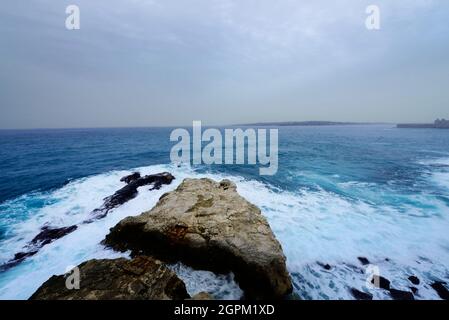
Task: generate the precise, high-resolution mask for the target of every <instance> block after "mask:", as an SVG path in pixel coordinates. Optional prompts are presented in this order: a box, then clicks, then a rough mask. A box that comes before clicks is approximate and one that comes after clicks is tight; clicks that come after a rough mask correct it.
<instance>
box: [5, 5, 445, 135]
mask: <svg viewBox="0 0 449 320" xmlns="http://www.w3.org/2000/svg"><path fill="white" fill-rule="evenodd" d="M69 4H76V5H78V6H79V8H80V11H81V29H80V30H72V31H69V30H67V29H66V28H65V19H66V16H67V15H66V13H65V9H66V6H67V5H69ZM370 4H376V5H378V6H379V7H380V9H381V30H379V31H369V30H367V29H366V28H365V19H366V17H367V14H366V13H365V9H366V7H367V6H368V5H370ZM0 41H1V42H0V59H1V68H0V128H53V127H111V126H112V127H115V126H155V125H157V126H166V125H176V126H177V125H189V124H190V125H191V122H192V120H202V121H203V124H205V125H220V124H231V123H247V122H260V121H294V120H296V121H302V120H333V121H375V122H377V121H387V122H423V121H433V120H434V119H435V118H437V117H446V118H449V1H447V0H440V1H438V0H433V1H432V0H394V1H391V0H368V1H364V0H361V1H360V0H339V1H331V0H327V1H324V0H304V1H300V0H278V1H275V0H269V1H267V0H132V1H131V0H128V1H119V0H96V1H92V0H71V1H61V0H58V1H56V0H26V1H25V0H16V1H12V0H10V1H3V2H2V5H1V6H0Z"/></svg>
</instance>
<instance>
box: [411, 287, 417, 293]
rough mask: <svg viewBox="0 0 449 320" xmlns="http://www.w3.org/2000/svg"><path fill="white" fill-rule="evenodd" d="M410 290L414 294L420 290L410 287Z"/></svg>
mask: <svg viewBox="0 0 449 320" xmlns="http://www.w3.org/2000/svg"><path fill="white" fill-rule="evenodd" d="M410 290H412V292H413V294H416V293H417V292H418V288H416V287H410Z"/></svg>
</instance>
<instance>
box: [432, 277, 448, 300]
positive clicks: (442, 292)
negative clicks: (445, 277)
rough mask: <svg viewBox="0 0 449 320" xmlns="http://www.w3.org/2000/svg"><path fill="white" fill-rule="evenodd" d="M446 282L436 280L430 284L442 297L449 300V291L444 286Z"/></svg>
mask: <svg viewBox="0 0 449 320" xmlns="http://www.w3.org/2000/svg"><path fill="white" fill-rule="evenodd" d="M445 284H446V282H442V281H435V282H434V283H432V284H431V285H430V286H431V287H432V288H433V290H435V291H436V292H437V293H438V295H439V296H440V298H441V299H443V300H449V291H448V290H447V288H446V287H445V286H444V285H445Z"/></svg>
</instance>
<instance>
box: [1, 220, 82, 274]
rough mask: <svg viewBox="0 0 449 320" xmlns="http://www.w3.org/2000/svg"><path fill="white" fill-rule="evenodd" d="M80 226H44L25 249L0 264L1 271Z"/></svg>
mask: <svg viewBox="0 0 449 320" xmlns="http://www.w3.org/2000/svg"><path fill="white" fill-rule="evenodd" d="M77 228H78V227H77V226H75V225H73V226H69V227H62V228H55V227H49V226H44V227H42V228H41V232H39V233H38V234H37V235H36V236H35V237H34V238H33V239H32V240H31V241H30V242H29V243H28V244H27V245H26V246H25V247H24V249H25V251H22V252H18V253H16V254H15V255H14V258H12V259H11V260H10V261H8V262H6V263H5V264H3V265H1V266H0V271H6V270H8V269H10V268H12V267H14V266H16V265H18V264H19V263H21V262H22V261H23V260H25V259H26V258H29V257H31V256H34V255H35V254H36V253H38V252H39V250H40V249H41V248H42V247H43V246H45V245H47V244H50V243H52V242H53V241H55V240H57V239H60V238H62V237H64V236H66V235H68V234H69V233H72V232H73V231H75V230H76V229H77Z"/></svg>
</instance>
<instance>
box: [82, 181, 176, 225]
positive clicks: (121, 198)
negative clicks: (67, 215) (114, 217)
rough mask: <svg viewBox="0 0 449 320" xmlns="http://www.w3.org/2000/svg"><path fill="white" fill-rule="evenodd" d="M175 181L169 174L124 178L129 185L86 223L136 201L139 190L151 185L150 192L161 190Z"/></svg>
mask: <svg viewBox="0 0 449 320" xmlns="http://www.w3.org/2000/svg"><path fill="white" fill-rule="evenodd" d="M174 179H175V177H174V176H173V175H171V174H170V173H168V172H163V173H158V174H151V175H147V176H144V177H141V176H140V173H138V172H135V173H133V174H131V175H129V176H126V177H123V178H122V179H121V180H120V181H122V182H125V183H127V185H126V186H124V187H123V188H121V189H120V190H118V191H117V192H116V193H114V194H113V195H112V196H110V197H107V198H105V199H104V203H103V205H102V206H101V207H100V208H98V209H95V210H94V211H93V212H92V215H93V218H91V219H89V220H87V221H86V223H89V222H92V220H94V219H101V218H104V217H105V216H106V215H107V214H108V213H109V211H111V210H112V209H115V208H117V207H118V206H120V205H122V204H124V203H125V202H128V201H129V200H131V199H134V198H135V197H136V196H137V193H138V192H137V188H139V187H143V186H147V185H150V186H151V188H150V190H159V189H160V188H161V187H162V185H164V184H170V183H171V182H172V181H173V180H174Z"/></svg>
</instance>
